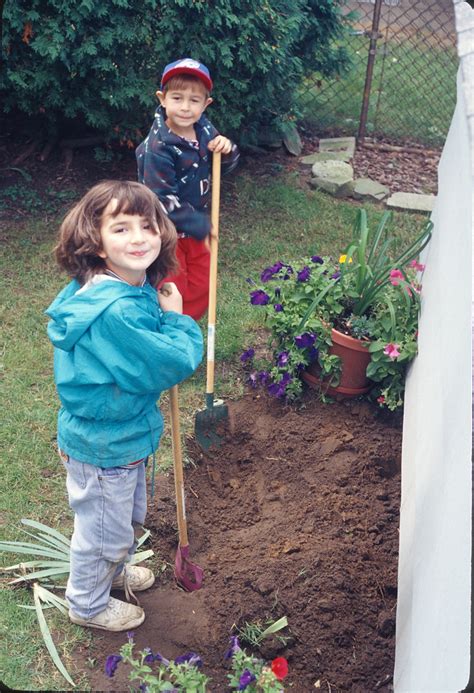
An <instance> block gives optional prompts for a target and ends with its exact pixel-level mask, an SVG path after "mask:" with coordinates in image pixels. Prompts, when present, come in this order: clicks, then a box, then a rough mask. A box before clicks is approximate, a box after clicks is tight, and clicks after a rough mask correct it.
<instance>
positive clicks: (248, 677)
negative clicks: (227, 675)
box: [237, 669, 257, 691]
mask: <svg viewBox="0 0 474 693" xmlns="http://www.w3.org/2000/svg"><path fill="white" fill-rule="evenodd" d="M256 680H257V677H256V676H255V675H254V674H252V672H251V671H249V670H248V669H244V670H243V672H242V674H241V675H240V678H239V687H238V689H237V690H238V691H244V690H245V689H246V688H247V686H248V685H249V684H251V683H253V681H256Z"/></svg>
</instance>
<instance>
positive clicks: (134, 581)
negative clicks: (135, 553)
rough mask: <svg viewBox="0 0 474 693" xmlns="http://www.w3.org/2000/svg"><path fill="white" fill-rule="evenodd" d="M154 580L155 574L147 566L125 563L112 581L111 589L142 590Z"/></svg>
mask: <svg viewBox="0 0 474 693" xmlns="http://www.w3.org/2000/svg"><path fill="white" fill-rule="evenodd" d="M154 582H155V576H154V574H153V572H152V571H151V570H150V569H149V568H144V567H143V566H141V565H128V564H127V565H126V566H125V568H124V569H123V570H122V572H121V573H120V575H117V577H116V578H114V581H113V582H112V589H113V590H125V591H130V592H132V593H133V592H143V590H147V589H148V588H149V587H151V586H152V584H153V583H154Z"/></svg>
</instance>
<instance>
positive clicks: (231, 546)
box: [79, 391, 402, 693]
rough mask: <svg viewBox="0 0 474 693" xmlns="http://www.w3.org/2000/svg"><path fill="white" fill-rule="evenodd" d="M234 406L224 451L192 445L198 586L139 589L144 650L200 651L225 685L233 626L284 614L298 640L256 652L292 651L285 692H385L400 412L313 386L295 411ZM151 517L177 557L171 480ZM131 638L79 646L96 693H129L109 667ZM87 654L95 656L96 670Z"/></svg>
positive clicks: (155, 538)
mask: <svg viewBox="0 0 474 693" xmlns="http://www.w3.org/2000/svg"><path fill="white" fill-rule="evenodd" d="M230 412H231V416H230V423H229V426H228V427H227V430H226V434H225V439H224V442H223V445H222V446H221V447H220V448H219V449H217V450H214V451H213V452H211V453H209V454H203V453H202V452H201V451H200V450H199V448H198V447H197V446H196V445H195V443H194V442H193V441H189V442H188V453H189V454H190V455H191V457H192V459H193V460H194V462H195V466H194V467H192V468H188V469H187V470H186V489H187V506H188V507H187V510H188V524H189V533H190V546H191V558H192V560H193V561H195V562H196V563H198V564H199V565H201V566H202V567H203V569H204V571H205V580H204V584H203V587H202V589H201V590H200V591H198V592H194V593H190V594H187V593H184V592H182V591H180V590H179V589H178V588H177V587H176V586H175V584H174V580H173V577H172V575H171V571H170V570H168V571H166V572H165V573H164V575H163V576H162V577H161V578H159V579H158V580H157V583H156V585H155V586H154V587H152V588H151V589H150V590H148V591H147V592H145V593H143V594H142V595H140V598H141V601H142V605H143V606H144V608H145V611H146V614H147V618H146V621H145V622H144V624H143V625H142V626H141V627H140V628H139V629H137V631H136V633H135V639H136V642H137V645H138V647H139V648H143V647H147V646H148V647H151V648H152V649H153V650H154V651H156V650H157V651H159V652H160V653H161V654H162V655H164V656H166V657H168V658H170V657H175V656H177V655H179V654H182V653H184V652H187V651H190V650H192V651H195V652H198V653H199V654H200V655H201V656H202V658H203V660H204V671H205V672H206V674H208V675H209V676H210V677H211V679H212V682H211V684H210V686H209V690H210V691H224V690H226V688H227V681H226V670H225V665H224V661H223V655H224V653H225V650H226V646H227V642H228V638H229V635H230V634H231V632H232V630H233V628H234V629H235V626H236V625H237V626H243V625H244V624H245V622H256V621H259V622H261V623H265V622H266V621H268V620H272V621H274V620H276V619H277V618H279V617H281V616H284V615H286V616H287V618H288V622H289V628H288V629H286V632H285V634H286V635H288V636H289V638H290V639H289V640H288V642H287V643H286V644H284V643H281V642H280V641H278V640H277V639H272V640H268V641H264V643H263V645H262V646H261V649H260V654H261V655H262V657H264V658H265V659H271V658H273V657H275V656H277V655H279V656H284V657H286V658H287V659H288V662H289V667H290V673H289V675H288V678H287V679H286V689H287V690H294V691H298V693H306V692H307V691H310V690H315V685H316V684H317V682H318V681H319V686H320V688H321V690H323V691H332V693H336V692H346V691H350V692H352V693H356V692H357V693H362V692H367V691H376V690H380V691H389V690H391V686H390V682H391V676H392V672H393V664H394V647H395V641H394V633H395V608H396V596H397V555H398V521H399V500H400V473H399V469H400V449H401V434H402V431H401V419H400V417H399V416H394V415H388V414H386V413H382V412H381V411H380V410H378V409H376V408H375V407H373V406H372V405H370V404H368V403H365V402H359V401H354V400H346V401H343V402H335V403H333V404H330V405H327V404H326V405H324V404H322V403H320V402H318V401H316V399H315V397H314V395H313V393H312V392H311V391H308V392H307V393H306V394H305V396H304V398H303V401H302V402H301V403H300V404H299V405H298V406H289V405H285V404H282V403H281V402H280V401H277V400H275V399H270V398H268V397H267V396H266V395H264V394H259V393H258V392H254V391H251V392H248V393H247V394H246V395H245V396H244V397H243V398H242V399H241V400H239V401H236V402H232V403H230ZM146 524H147V527H149V528H150V529H151V530H152V538H151V546H152V548H154V549H155V550H156V552H157V554H159V555H160V556H163V555H164V556H165V557H166V559H167V560H168V561H169V562H170V563H173V562H174V555H175V552H176V545H177V534H176V532H177V527H176V518H175V504H174V491H173V480H172V478H170V477H162V478H160V479H159V481H158V484H157V494H156V497H155V498H154V499H152V500H150V506H149V514H148V519H147V523H146ZM116 596H118V595H116ZM125 640H126V636H125V634H97V635H96V636H95V637H94V646H93V651H88V652H82V653H79V665H80V666H81V668H83V669H84V670H85V671H87V672H88V675H89V676H90V677H91V685H92V690H101V691H112V690H115V691H117V690H127V687H128V681H127V673H126V669H125V667H124V668H123V670H122V671H121V670H120V667H119V670H118V671H117V674H116V676H115V678H114V679H107V678H106V677H105V676H104V674H103V673H102V672H103V666H104V663H105V659H106V657H107V655H108V654H111V653H114V652H118V650H119V648H120V646H121V645H122V644H123V642H124V641H125ZM254 652H255V653H257V654H258V651H256V650H254ZM88 657H89V658H91V657H94V658H96V660H97V662H98V664H97V667H96V669H95V670H93V671H92V672H91V670H90V669H89V667H88V666H87V658H88ZM319 686H317V687H319Z"/></svg>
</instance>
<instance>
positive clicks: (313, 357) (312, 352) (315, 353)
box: [308, 346, 319, 361]
mask: <svg viewBox="0 0 474 693" xmlns="http://www.w3.org/2000/svg"><path fill="white" fill-rule="evenodd" d="M318 356H319V349H317V348H316V347H315V346H312V347H311V349H310V350H309V352H308V358H309V360H310V361H315V360H316V359H317V358H318Z"/></svg>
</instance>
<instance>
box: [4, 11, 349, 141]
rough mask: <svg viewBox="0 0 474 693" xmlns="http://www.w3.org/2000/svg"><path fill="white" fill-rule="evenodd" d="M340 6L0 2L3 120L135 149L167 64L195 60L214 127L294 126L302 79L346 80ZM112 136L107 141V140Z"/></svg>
mask: <svg viewBox="0 0 474 693" xmlns="http://www.w3.org/2000/svg"><path fill="white" fill-rule="evenodd" d="M341 4H342V3H341V2H340V0H337V1H334V0H323V1H318V2H316V1H315V0H265V1H264V2H261V3H254V2H251V0H217V1H216V2H214V3H208V2H206V1H205V0H174V1H169V0H140V1H138V0H105V1H104V2H100V3H97V2H92V0H81V1H80V2H77V3H64V2H63V1H62V0H19V1H18V2H15V3H14V2H13V1H12V0H10V1H9V2H8V1H7V3H6V5H5V10H4V39H3V60H4V65H5V68H4V71H3V73H2V76H1V77H0V95H1V97H2V102H3V108H4V110H5V112H7V113H8V112H12V111H13V112H16V111H20V112H22V113H26V114H28V115H29V116H31V117H34V118H35V130H36V131H38V126H40V125H43V126H44V127H46V128H47V129H48V130H49V132H50V133H56V132H58V131H59V132H63V133H64V132H67V131H68V130H69V129H70V128H71V123H72V120H73V119H77V120H78V121H79V122H80V123H82V124H83V125H85V126H87V127H89V128H92V129H95V130H101V131H104V132H106V133H107V134H108V135H109V136H110V137H112V136H118V137H119V138H121V139H122V140H123V141H125V142H128V143H131V142H133V141H136V140H137V139H140V138H141V136H142V135H141V133H140V132H137V129H138V128H143V127H146V126H147V125H148V124H149V123H150V119H151V116H152V111H153V106H154V103H155V97H154V93H155V91H156V89H157V86H158V82H159V76H160V75H161V71H162V69H163V67H164V65H165V64H166V63H167V62H170V61H172V60H176V59H177V58H179V57H184V56H191V57H194V58H196V59H198V60H202V61H203V62H204V63H206V65H208V67H209V68H210V70H211V74H212V75H213V78H214V82H215V85H216V88H215V93H214V97H215V100H216V104H215V106H213V107H212V114H213V115H212V117H213V119H214V120H215V121H216V124H217V126H218V127H220V128H222V129H223V130H225V131H226V132H227V133H232V132H233V133H234V134H235V133H237V132H238V133H239V135H242V136H245V137H247V138H251V137H252V136H253V135H254V133H255V131H256V130H257V129H258V127H259V126H260V125H268V124H277V125H279V126H280V127H282V128H284V126H285V122H288V119H292V118H293V117H294V115H295V110H294V102H295V93H296V89H297V87H298V85H299V84H300V82H301V80H302V79H303V78H304V77H305V76H307V75H309V74H311V73H312V72H314V71H315V70H318V71H319V72H320V73H322V74H324V75H329V74H334V73H335V72H338V71H340V70H341V69H342V66H343V64H344V61H345V54H344V51H343V49H341V48H336V47H333V46H334V40H335V39H336V38H337V37H340V36H341V35H342V32H343V21H342V18H341V14H340V7H339V5H341ZM114 128H115V130H114Z"/></svg>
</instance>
